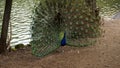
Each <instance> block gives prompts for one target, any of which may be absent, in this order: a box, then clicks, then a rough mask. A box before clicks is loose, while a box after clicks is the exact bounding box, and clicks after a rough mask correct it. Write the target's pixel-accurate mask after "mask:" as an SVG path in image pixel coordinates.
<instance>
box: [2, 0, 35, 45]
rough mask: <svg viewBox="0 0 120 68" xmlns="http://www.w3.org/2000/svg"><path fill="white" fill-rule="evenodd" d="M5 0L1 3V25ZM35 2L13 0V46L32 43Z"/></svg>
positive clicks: (31, 0) (32, 0)
mask: <svg viewBox="0 0 120 68" xmlns="http://www.w3.org/2000/svg"><path fill="white" fill-rule="evenodd" d="M4 2H5V0H2V1H1V2H0V25H1V23H2V16H3V11H4V5H5V3H4ZM34 4H35V0H13V5H12V11H11V20H10V22H11V23H12V40H11V46H15V45H17V44H21V43H22V44H29V42H30V41H31V22H32V18H31V16H32V9H33V8H34Z"/></svg>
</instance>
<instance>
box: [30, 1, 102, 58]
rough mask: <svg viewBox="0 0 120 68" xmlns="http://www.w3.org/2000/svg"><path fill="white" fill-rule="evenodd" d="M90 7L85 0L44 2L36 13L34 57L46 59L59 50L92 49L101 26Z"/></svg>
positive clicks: (33, 42)
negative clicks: (65, 48)
mask: <svg viewBox="0 0 120 68" xmlns="http://www.w3.org/2000/svg"><path fill="white" fill-rule="evenodd" d="M87 5H88V4H86V1H85V0H42V1H41V2H40V3H39V5H37V6H36V7H35V9H34V11H33V13H34V15H33V22H32V41H31V45H32V53H33V54H34V55H36V56H39V57H43V56H45V55H47V54H49V53H50V52H52V51H54V50H56V49H57V48H59V47H60V46H65V45H69V46H78V47H81V46H87V45H91V44H92V43H93V42H94V41H95V40H96V38H97V37H98V36H99V35H100V34H101V29H100V25H101V23H100V22H99V20H100V17H99V16H96V15H95V14H94V10H92V9H91V7H89V6H87Z"/></svg>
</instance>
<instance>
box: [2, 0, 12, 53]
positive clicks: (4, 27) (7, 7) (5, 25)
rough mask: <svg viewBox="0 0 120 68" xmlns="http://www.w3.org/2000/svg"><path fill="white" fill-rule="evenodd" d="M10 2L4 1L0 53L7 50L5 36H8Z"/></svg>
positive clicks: (10, 0) (9, 0)
mask: <svg viewBox="0 0 120 68" xmlns="http://www.w3.org/2000/svg"><path fill="white" fill-rule="evenodd" d="M11 7H12V0H6V4H5V10H4V16H3V23H2V31H1V38H0V53H2V52H5V51H6V49H7V44H6V40H7V34H8V26H9V20H10V14H11Z"/></svg>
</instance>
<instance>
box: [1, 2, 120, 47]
mask: <svg viewBox="0 0 120 68" xmlns="http://www.w3.org/2000/svg"><path fill="white" fill-rule="evenodd" d="M106 1H108V2H105V1H103V0H98V5H99V7H100V8H101V15H102V16H109V17H111V16H112V15H113V14H115V13H116V12H118V11H119V7H120V0H117V1H118V2H109V0H106ZM113 1H114V0H113ZM36 3H38V1H37V0H13V5H12V14H11V20H10V22H11V23H12V41H11V46H15V45H17V44H21V43H23V44H28V43H29V42H30V41H31V23H32V18H31V16H32V15H33V13H32V9H33V8H34V5H35V4H36ZM107 3H108V4H107ZM111 3H112V4H111ZM4 5H5V0H0V29H1V23H2V17H3V11H4Z"/></svg>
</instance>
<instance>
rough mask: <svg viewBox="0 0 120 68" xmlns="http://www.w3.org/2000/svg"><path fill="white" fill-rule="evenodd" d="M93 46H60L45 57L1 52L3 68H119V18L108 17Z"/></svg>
mask: <svg viewBox="0 0 120 68" xmlns="http://www.w3.org/2000/svg"><path fill="white" fill-rule="evenodd" d="M104 22H105V24H104V26H103V29H104V30H105V34H104V37H100V38H99V39H98V40H99V42H97V43H96V44H95V45H94V46H87V47H80V48H79V47H69V46H65V47H61V48H59V49H58V50H57V51H56V52H54V53H51V54H49V55H47V56H45V57H43V58H39V57H35V56H33V55H32V54H31V49H30V48H26V49H20V50H17V51H14V52H10V53H8V54H6V55H0V68H120V20H106V21H104Z"/></svg>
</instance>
